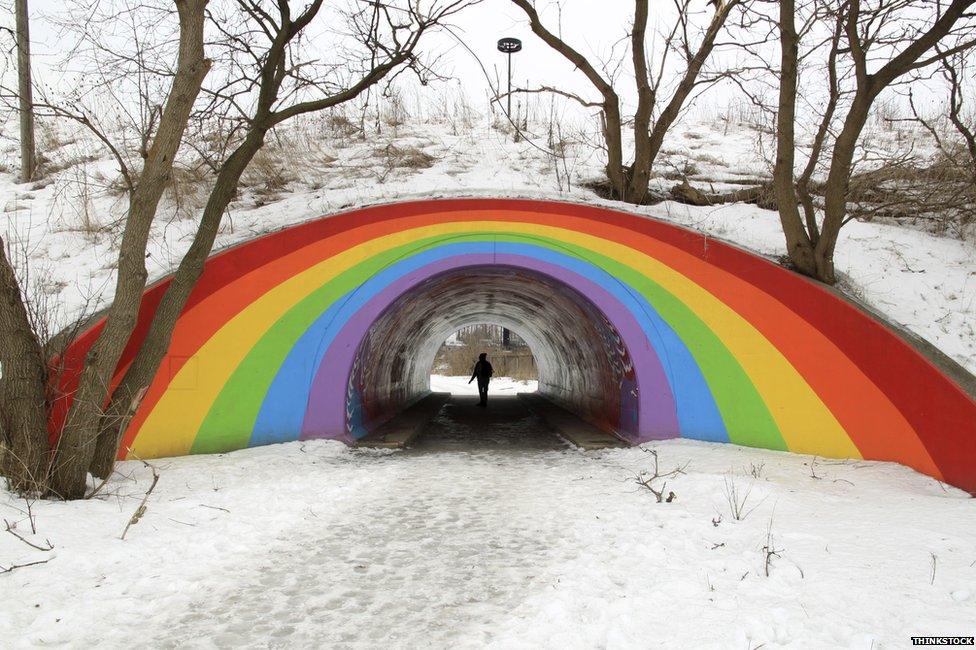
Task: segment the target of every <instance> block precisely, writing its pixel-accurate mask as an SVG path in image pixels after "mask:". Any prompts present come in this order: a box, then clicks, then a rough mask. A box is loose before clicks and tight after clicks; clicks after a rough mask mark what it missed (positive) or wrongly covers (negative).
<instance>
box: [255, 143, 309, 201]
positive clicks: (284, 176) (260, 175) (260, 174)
mask: <svg viewBox="0 0 976 650" xmlns="http://www.w3.org/2000/svg"><path fill="white" fill-rule="evenodd" d="M297 180H298V177H297V175H296V174H295V172H294V171H293V169H292V166H291V161H290V160H288V159H287V156H286V155H285V154H284V151H283V150H282V149H281V148H278V147H275V146H271V145H265V146H264V148H263V149H261V150H260V151H258V153H257V154H256V155H255V156H254V158H253V159H252V160H251V164H250V165H248V167H247V170H245V172H244V175H243V176H242V177H241V186H242V187H246V188H251V189H253V190H254V192H255V194H257V195H258V198H259V204H260V202H261V201H262V200H265V201H273V200H276V199H277V198H278V196H279V194H280V193H281V192H282V191H284V190H285V189H286V188H287V187H288V185H289V184H291V183H294V182H295V181H297Z"/></svg>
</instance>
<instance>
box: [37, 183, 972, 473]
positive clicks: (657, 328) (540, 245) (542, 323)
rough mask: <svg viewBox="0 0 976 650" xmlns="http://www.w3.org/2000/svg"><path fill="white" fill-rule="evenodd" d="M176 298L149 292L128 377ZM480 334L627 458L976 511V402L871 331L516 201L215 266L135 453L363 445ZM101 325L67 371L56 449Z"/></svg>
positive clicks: (736, 274)
mask: <svg viewBox="0 0 976 650" xmlns="http://www.w3.org/2000/svg"><path fill="white" fill-rule="evenodd" d="M167 286H168V280H167V279H164V280H162V281H161V282H159V283H157V284H156V285H154V286H153V287H151V288H150V289H149V290H147V292H146V295H145V297H144V300H143V305H142V309H141V311H140V317H139V324H138V326H137V328H136V330H135V332H134V334H133V337H132V339H131V340H130V342H129V345H128V347H127V349H126V352H125V353H124V355H123V358H122V360H121V362H120V364H119V372H121V371H123V370H124V369H125V368H126V367H127V366H128V364H129V363H130V362H131V360H132V358H133V356H134V354H135V352H136V350H137V349H138V345H139V344H140V343H141V340H142V338H143V337H144V336H145V333H146V331H147V329H148V326H149V323H150V321H151V318H152V315H153V312H154V310H155V307H156V305H157V304H158V302H159V300H160V299H161V297H162V294H163V292H164V291H165V289H166V287H167ZM484 320H491V321H494V322H499V323H502V324H505V325H507V326H510V327H512V328H513V329H516V331H519V333H520V334H522V335H523V337H525V338H526V339H527V340H528V341H529V343H530V344H531V345H532V347H533V351H534V352H535V353H536V356H537V358H538V359H539V364H540V390H542V391H543V392H544V393H546V394H548V395H549V396H550V397H551V398H552V399H554V400H555V401H557V402H559V403H562V404H563V405H565V406H566V407H567V408H570V409H571V410H574V411H575V412H577V413H579V414H580V415H581V416H583V417H585V418H586V419H589V420H591V421H593V422H594V423H596V424H598V425H599V426H601V427H603V428H605V429H608V430H612V431H613V432H615V433H616V434H617V435H619V436H620V437H622V438H624V439H626V440H629V441H632V442H635V443H636V442H641V441H646V440H652V439H663V438H673V437H687V438H693V439H700V440H709V441H716V442H732V443H736V444H743V445H749V446H756V447H766V448H771V449H781V450H788V451H794V452H800V453H810V454H819V455H823V456H828V457H837V458H865V459H877V460H891V461H897V462H900V463H903V464H905V465H908V466H911V467H913V468H915V469H917V470H919V471H922V472H924V473H927V474H930V475H932V476H934V477H936V478H939V479H942V480H946V481H948V482H950V483H954V484H956V485H959V486H961V487H964V488H966V489H969V490H971V491H972V490H976V402H974V401H973V399H972V398H971V397H970V396H969V395H968V394H967V393H965V392H964V391H963V390H962V389H961V388H960V387H959V386H957V385H956V384H955V383H953V382H952V380H950V379H949V378H948V377H946V376H945V375H944V374H942V373H941V372H940V371H939V370H938V369H937V368H936V367H935V366H934V365H932V364H931V363H930V362H929V361H928V360H927V359H926V358H925V357H923V356H922V355H920V354H919V353H918V352H917V351H916V350H915V349H914V348H913V347H911V346H910V345H908V344H907V343H906V342H905V341H904V340H902V339H901V338H900V337H899V336H898V335H897V334H895V333H894V332H892V331H891V330H890V329H889V328H887V327H886V326H884V325H883V324H881V323H879V322H877V321H876V320H874V319H872V318H871V317H869V316H868V315H866V314H865V313H864V312H862V311H861V310H859V309H857V308H856V307H854V306H852V305H851V304H849V303H848V302H846V301H844V300H842V299H840V298H838V297H837V296H835V295H834V294H832V293H831V292H829V291H828V290H826V289H824V288H823V287H821V286H819V285H817V284H815V283H812V282H809V281H808V280H806V279H805V278H802V277H800V276H797V275H795V274H793V273H791V272H789V271H787V270H785V269H783V268H781V267H779V266H777V265H775V264H772V263H770V262H769V261H767V260H765V259H763V258H761V257H758V256H755V255H752V254H750V253H747V252H745V251H742V250H740V249H738V248H735V247H733V246H730V245H728V244H724V243H722V242H718V241H715V240H713V239H709V238H706V237H704V236H702V235H700V234H697V233H694V232H690V231H687V230H685V229H682V228H679V227H676V226H673V225H670V224H667V223H663V222H659V221H656V220H653V219H648V218H645V217H641V216H637V215H633V214H628V213H623V212H618V211H613V210H609V209H604V208H597V207H591V206H581V205H573V204H567V203H557V202H548V201H527V200H507V199H506V200H494V199H463V200H433V201H417V202H405V203H399V204H392V205H383V206H376V207H371V208H366V209H361V210H354V211H350V212H345V213H342V214H338V215H334V216H330V217H325V218H321V219H318V220H315V221H311V222H307V223H303V224H300V225H296V226H293V227H290V228H288V229H286V230H282V231H279V232H275V233H271V234H268V235H265V236H262V237H260V238H257V239H255V240H253V241H250V242H247V243H245V244H241V245H239V246H236V247H234V248H231V249H228V250H225V251H223V252H221V253H218V254H216V255H214V256H213V257H212V258H211V259H210V260H209V261H208V262H207V265H206V267H205V270H204V273H203V275H202V277H201V279H200V281H199V283H198V285H197V287H196V288H195V290H194V292H193V294H192V295H191V297H190V300H189V301H188V304H187V306H186V308H185V309H184V312H183V314H182V315H181V316H180V319H179V321H178V323H177V326H176V329H175V331H174V334H173V339H172V342H171V345H170V348H169V351H168V354H167V357H166V359H165V360H164V362H163V364H162V365H161V367H160V370H159V372H158V374H157V376H156V378H155V379H154V381H153V383H152V385H151V386H150V387H149V390H148V392H147V394H146V396H145V398H144V399H143V401H142V403H141V405H140V407H139V409H138V411H137V413H136V414H135V416H134V417H133V419H132V421H131V423H130V425H129V426H128V429H127V431H126V432H125V435H124V439H123V444H122V451H121V452H120V456H121V457H125V456H126V455H127V454H130V453H131V454H133V455H135V456H138V457H140V458H149V457H158V456H172V455H182V454H188V453H207V452H222V451H229V450H233V449H241V448H245V447H249V446H256V445H261V444H271V443H276V442H284V441H289V440H296V439H309V438H322V437H327V438H336V439H340V440H345V441H352V440H354V439H356V438H358V437H361V436H362V435H365V434H366V433H367V432H368V431H369V430H371V429H373V428H375V427H376V426H378V425H379V424H380V423H382V421H384V419H385V418H388V417H389V416H391V415H393V414H395V413H396V412H397V411H398V410H399V409H402V408H404V407H405V406H407V405H409V404H410V403H411V402H412V401H413V400H416V399H418V398H419V397H421V396H422V395H423V394H424V393H425V392H426V390H427V387H426V376H427V374H428V372H429V368H430V361H431V360H432V358H433V353H434V352H435V351H436V346H437V344H439V343H440V341H442V340H443V338H444V336H446V335H447V334H449V333H450V332H451V331H453V329H456V328H457V327H458V326H460V325H463V324H468V323H472V322H484ZM100 328H101V324H100V323H98V324H96V325H95V326H94V327H92V328H91V329H89V330H88V331H87V332H85V333H84V334H83V335H82V336H80V337H79V338H78V339H77V340H76V341H75V342H74V343H73V344H72V345H71V347H70V348H69V350H68V353H67V354H66V355H65V358H64V363H65V368H66V372H65V373H64V374H63V375H62V377H61V382H62V385H61V390H62V391H63V393H64V394H66V395H67V397H66V398H65V399H64V400H62V402H61V403H59V404H58V405H56V408H55V409H54V412H53V416H52V422H51V427H52V430H53V431H57V430H59V428H60V423H61V421H62V419H63V414H64V411H65V409H66V406H67V404H68V403H69V402H70V393H71V391H72V388H73V385H74V383H73V382H74V381H75V380H76V373H77V369H78V368H79V367H80V363H81V361H82V360H83V358H84V354H85V352H86V351H87V349H88V348H89V347H90V346H91V344H92V343H93V341H94V340H95V338H96V337H97V335H98V332H99V331H100ZM438 337H440V338H438Z"/></svg>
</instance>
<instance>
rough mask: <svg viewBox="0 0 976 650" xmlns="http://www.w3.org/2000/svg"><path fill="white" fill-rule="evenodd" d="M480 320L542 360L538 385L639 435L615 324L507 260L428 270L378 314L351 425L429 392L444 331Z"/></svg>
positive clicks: (354, 390)
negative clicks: (510, 334) (514, 335)
mask: <svg viewBox="0 0 976 650" xmlns="http://www.w3.org/2000/svg"><path fill="white" fill-rule="evenodd" d="M477 323H493V324H498V325H502V326H504V327H508V328H509V329H512V330H514V331H516V332H518V334H519V336H521V337H522V338H524V339H525V341H526V342H527V343H528V344H529V347H530V348H531V350H532V354H533V356H534V357H535V359H536V364H537V366H538V370H539V392H540V393H542V394H543V395H546V396H547V397H549V398H551V399H552V400H553V401H555V402H557V403H559V404H561V405H562V406H564V407H566V408H568V409H570V410H572V411H574V412H575V413H577V414H578V415H580V416H581V417H583V418H585V419H587V420H589V421H591V422H593V423H594V424H596V425H597V426H599V427H601V428H603V429H605V430H612V431H616V432H618V433H619V434H620V435H622V436H624V437H630V438H636V436H637V435H638V431H639V426H638V421H637V418H638V407H637V401H638V395H639V393H638V386H637V381H636V374H635V370H634V366H633V364H632V363H631V360H630V355H629V353H628V351H627V348H626V346H625V345H624V343H623V341H622V339H621V336H620V334H619V332H618V331H617V329H616V328H615V327H614V325H613V323H611V322H610V321H609V320H608V319H607V317H606V315H605V314H604V313H603V312H602V311H600V309H599V308H598V307H597V306H596V305H595V304H594V303H593V302H592V301H591V300H590V299H589V298H587V297H585V296H584V295H583V294H582V293H580V292H579V291H577V290H576V289H573V288H572V287H571V286H569V285H568V284H565V283H564V282H562V281H560V280H558V279H556V278H554V277H552V276H549V275H545V274H543V273H540V272H538V271H534V270H529V269H520V268H518V267H505V266H500V265H496V266H475V267H465V268H460V269H455V270H453V271H450V272H446V273H443V274H441V275H438V276H436V277H433V278H430V279H428V280H426V281H424V282H421V283H419V284H418V285H417V286H415V287H413V288H412V289H410V290H409V291H407V292H405V293H404V294H403V295H402V296H400V297H399V298H398V299H397V300H396V301H395V302H393V304H391V305H390V306H389V307H388V308H387V309H386V311H385V312H384V313H383V314H382V315H380V317H379V318H377V320H376V321H375V323H374V324H373V325H372V327H371V328H370V330H369V332H368V333H367V334H366V336H365V338H364V340H363V342H362V343H361V344H360V346H359V350H358V352H357V355H356V357H355V361H354V364H353V372H352V373H351V375H350V381H349V385H348V390H347V396H346V399H347V407H348V412H349V414H350V417H348V418H347V431H348V433H349V434H350V435H351V436H352V437H359V436H361V435H363V434H364V433H366V432H368V431H369V430H371V429H373V428H375V427H376V426H378V425H379V424H380V423H382V422H383V421H385V420H386V419H388V418H389V417H391V416H392V415H393V414H395V413H397V412H399V411H401V410H402V409H403V408H405V407H406V406H408V405H410V404H411V403H413V402H414V401H416V400H417V399H418V398H420V397H422V396H424V395H425V394H427V392H428V383H429V374H430V368H431V364H432V363H433V360H434V355H435V354H436V352H437V350H438V348H439V347H440V345H441V344H442V343H443V341H444V339H445V338H446V337H447V336H448V335H449V334H451V333H452V332H455V331H457V330H458V329H459V328H461V327H464V326H466V325H473V324H477ZM472 363H473V360H472Z"/></svg>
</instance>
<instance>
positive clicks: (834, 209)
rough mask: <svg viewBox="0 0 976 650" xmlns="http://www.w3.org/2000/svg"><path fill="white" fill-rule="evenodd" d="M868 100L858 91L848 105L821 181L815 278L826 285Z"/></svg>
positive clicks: (831, 276)
mask: <svg viewBox="0 0 976 650" xmlns="http://www.w3.org/2000/svg"><path fill="white" fill-rule="evenodd" d="M870 108H871V99H870V97H869V96H867V93H865V92H860V91H859V92H858V93H857V95H855V97H854V101H853V103H852V104H851V108H850V111H849V112H848V113H847V119H845V120H844V127H843V128H842V129H841V132H840V133H839V134H838V135H837V140H836V141H835V143H834V151H833V154H832V155H831V158H830V171H829V172H828V174H827V181H826V183H824V187H823V193H824V221H823V228H822V229H821V231H820V240H819V241H818V242H817V246H816V248H815V257H816V275H815V276H814V277H816V278H817V279H818V280H821V281H823V282H826V283H828V284H834V283H835V282H836V281H837V277H836V274H835V273H834V247H835V246H836V245H837V236H838V235H839V234H840V229H841V226H843V225H844V219H845V218H846V216H847V189H848V183H849V182H850V179H851V169H852V167H853V164H854V154H855V151H856V148H857V140H858V138H859V137H860V135H861V130H862V129H863V128H864V124H865V123H866V122H867V120H868V114H869V111H870Z"/></svg>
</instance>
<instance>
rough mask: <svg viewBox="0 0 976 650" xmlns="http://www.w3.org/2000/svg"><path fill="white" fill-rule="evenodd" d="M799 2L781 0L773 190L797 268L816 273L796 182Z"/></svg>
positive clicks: (790, 252)
mask: <svg viewBox="0 0 976 650" xmlns="http://www.w3.org/2000/svg"><path fill="white" fill-rule="evenodd" d="M794 5H795V3H794V1H793V0H781V1H780V4H779V32H780V37H779V42H780V81H779V106H778V111H777V113H776V164H775V166H774V167H773V191H774V193H775V195H776V205H777V209H778V212H779V220H780V223H781V224H782V226H783V234H784V235H785V236H786V252H787V254H788V255H789V256H790V260H791V261H792V262H793V265H794V266H795V267H796V269H797V270H798V271H799V272H801V273H803V274H805V275H810V276H816V272H817V265H816V262H815V260H814V249H813V242H812V241H811V240H810V237H809V236H808V234H807V231H806V230H805V229H804V227H803V220H802V219H801V217H800V209H799V204H798V201H797V196H796V188H795V187H794V185H793V166H794V163H795V153H796V136H795V133H794V125H795V121H796V85H797V56H798V49H799V38H798V36H797V33H796V26H795V24H794V22H793V20H794V18H793V16H794V10H795V6H794Z"/></svg>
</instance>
